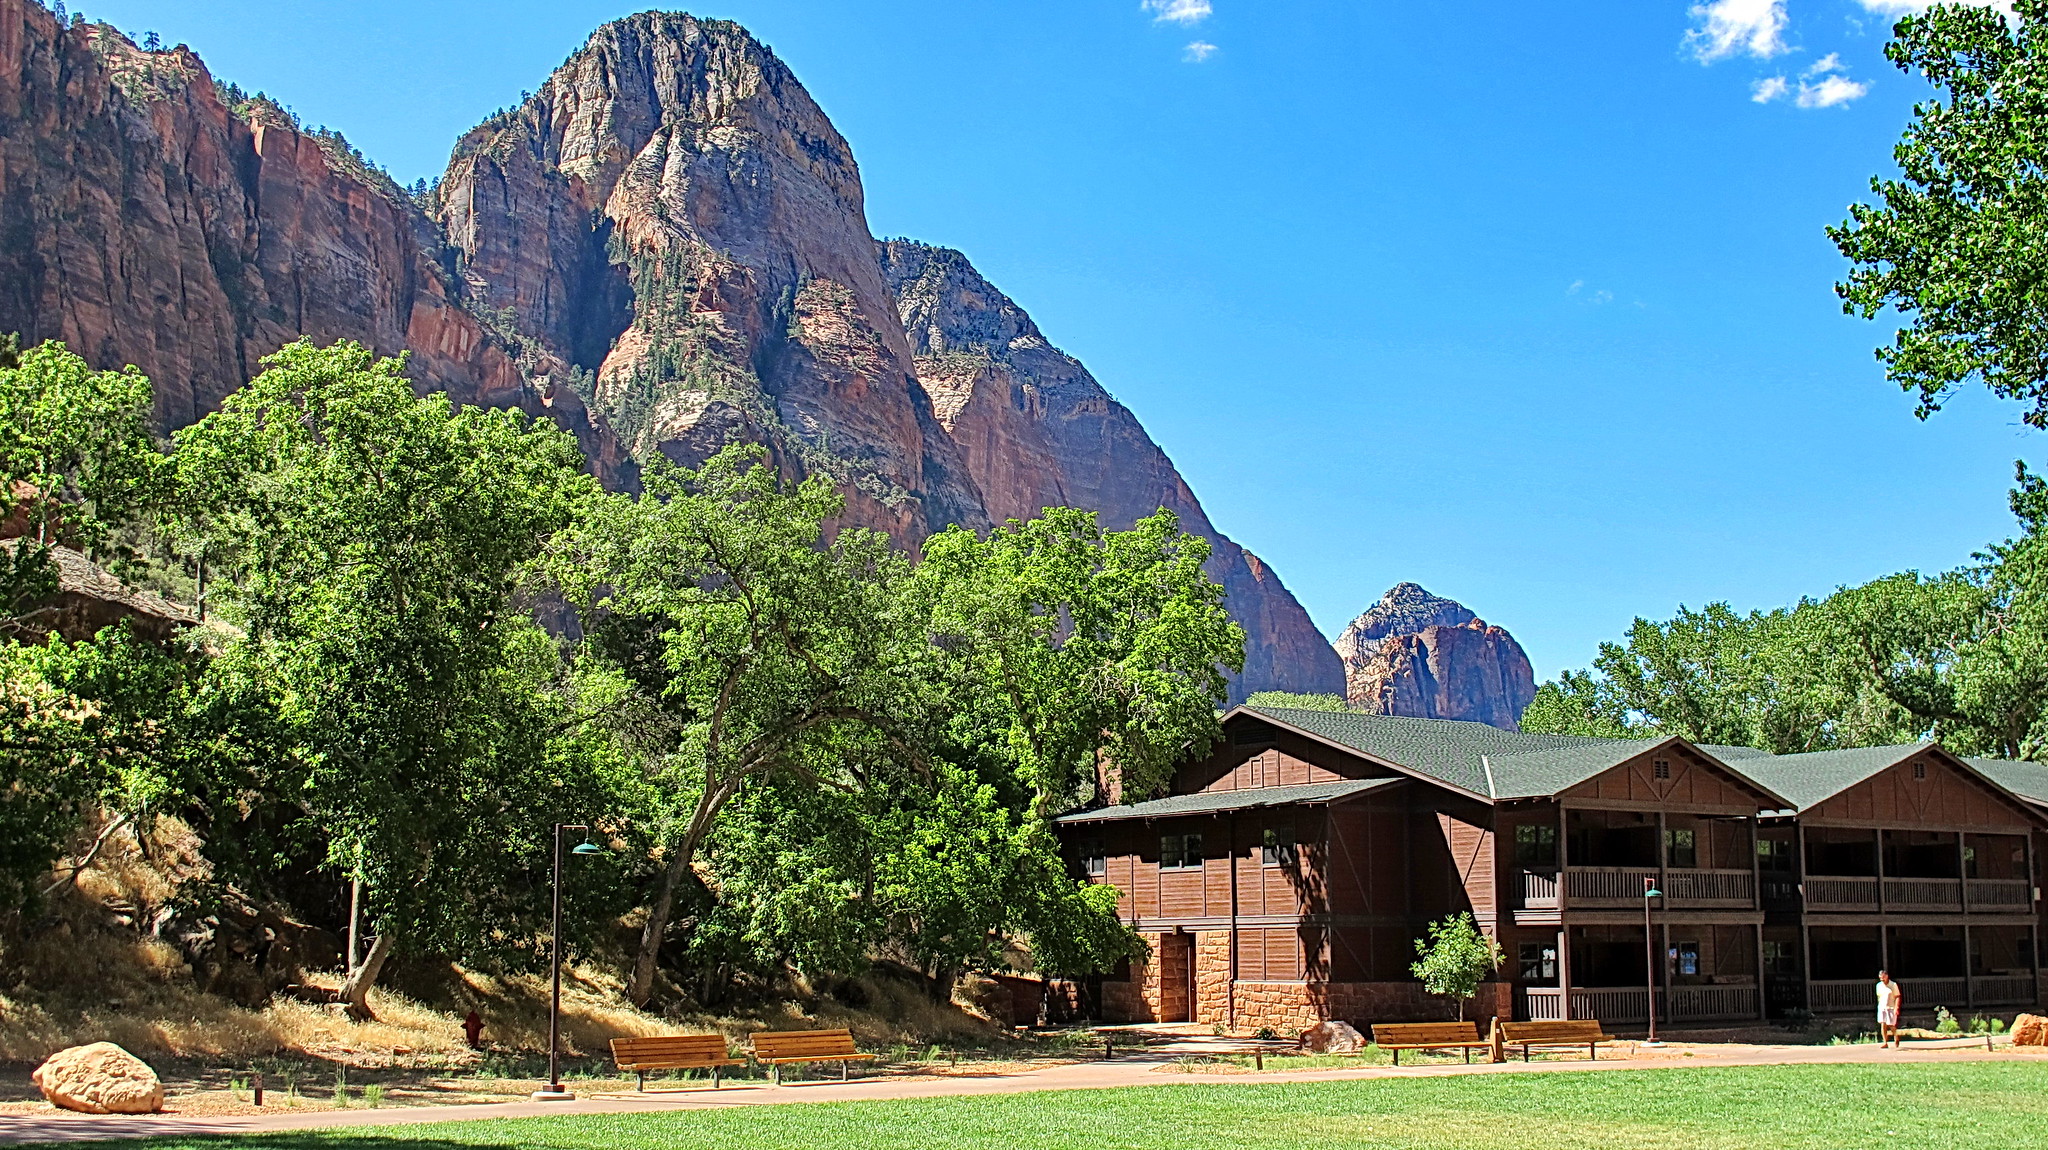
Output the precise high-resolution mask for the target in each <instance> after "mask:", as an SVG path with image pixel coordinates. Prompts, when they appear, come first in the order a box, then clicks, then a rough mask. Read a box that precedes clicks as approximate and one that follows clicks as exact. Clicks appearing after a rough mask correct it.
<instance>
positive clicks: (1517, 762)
mask: <svg viewBox="0 0 2048 1150" xmlns="http://www.w3.org/2000/svg"><path fill="white" fill-rule="evenodd" d="M1673 743H1679V744H1682V743H1684V740H1683V739H1676V738H1671V739H1644V740H1635V739H1627V740H1624V739H1611V740H1599V741H1592V740H1589V741H1587V742H1586V743H1585V744H1583V745H1580V746H1576V747H1558V748H1556V749H1554V750H1548V751H1530V752H1528V753H1526V754H1520V755H1508V756H1505V757H1503V758H1498V759H1492V758H1490V759H1488V760H1487V763H1486V765H1487V766H1488V767H1490V768H1492V770H1493V782H1494V797H1495V798H1497V799H1533V798H1542V797H1545V796H1548V795H1555V794H1559V793H1561V792H1563V791H1566V790H1569V789H1571V788H1572V787H1575V786H1578V785H1579V784H1580V783H1583V782H1585V781H1586V780H1588V779H1591V778H1593V777H1595V776H1597V775H1600V774H1603V773H1605V772H1607V771H1611V770H1613V769H1614V768H1616V767H1618V766H1620V765H1621V764H1623V763H1625V762H1628V761H1629V760H1630V759H1633V758H1635V757H1636V756H1637V755H1641V754H1645V753H1647V752H1649V751H1652V750H1655V749H1656V748H1658V747H1662V746H1665V745H1667V744H1673ZM1708 758H1709V759H1710V760H1711V759H1713V758H1714V756H1711V755H1709V756H1708ZM1721 765H1723V766H1726V765H1727V764H1725V763H1723V764H1721ZM1733 773H1734V774H1735V775H1736V777H1737V778H1739V779H1740V780H1741V781H1742V782H1744V783H1747V784H1749V785H1750V786H1752V787H1755V786H1756V783H1755V782H1754V780H1752V779H1750V778H1749V777H1748V776H1747V775H1743V774H1741V772H1739V771H1738V772H1733ZM1757 789H1762V788H1757Z"/></svg>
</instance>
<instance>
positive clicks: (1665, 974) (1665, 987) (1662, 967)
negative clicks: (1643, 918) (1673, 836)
mask: <svg viewBox="0 0 2048 1150" xmlns="http://www.w3.org/2000/svg"><path fill="white" fill-rule="evenodd" d="M1658 821H1660V822H1661V821H1663V820H1662V816H1659V819H1658ZM1657 974H1658V975H1659V976H1660V977H1658V978H1657V979H1655V982H1656V984H1657V988H1658V989H1659V990H1662V991H1663V992H1664V1016H1663V1017H1664V1021H1666V1022H1676V1021H1678V1019H1677V1018H1676V1017H1675V1016H1674V1015H1673V1013H1672V1010H1671V1001H1672V998H1673V997H1674V996H1673V995H1672V993H1671V912H1670V911H1669V910H1666V911H1665V913H1664V921H1663V922H1660V923H1658V924H1657Z"/></svg>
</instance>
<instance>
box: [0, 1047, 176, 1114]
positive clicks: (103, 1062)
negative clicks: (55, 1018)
mask: <svg viewBox="0 0 2048 1150" xmlns="http://www.w3.org/2000/svg"><path fill="white" fill-rule="evenodd" d="M30 1078H31V1080H32V1081H34V1082H35V1084H36V1088H37V1089H39V1090H41V1091H42V1092H43V1097H44V1098H46V1099H48V1100H49V1101H50V1104H51V1105H53V1106H58V1107H62V1108H63V1109H65V1110H79V1111H83V1112H84V1113H87V1114H154V1113H156V1112H157V1111H159V1110H162V1109H163V1108H164V1084H163V1081H162V1080H161V1079H159V1078H157V1076H156V1071H154V1070H151V1069H150V1068H149V1064H148V1063H146V1062H144V1061H143V1060H142V1059H140V1058H137V1057H135V1056H134V1055H133V1054H130V1053H128V1052H127V1051H125V1050H123V1049H121V1048H120V1047H118V1046H116V1045H114V1044H113V1043H111V1042H95V1043H93V1044H92V1045H90V1046H74V1047H72V1048H71V1049H69V1050H60V1051H58V1052H57V1053H55V1054H52V1055H50V1058H49V1060H48V1061H47V1062H44V1063H43V1064H42V1065H41V1066H38V1067H36V1072H35V1073H34V1074H33V1075H31V1076H30Z"/></svg>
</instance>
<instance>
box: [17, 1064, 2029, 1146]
mask: <svg viewBox="0 0 2048 1150" xmlns="http://www.w3.org/2000/svg"><path fill="white" fill-rule="evenodd" d="M1980 1041H1981V1040H1979V1041H1977V1042H1970V1041H1966V1042H1956V1041H1945V1042H1926V1043H1908V1044H1907V1045H1906V1046H1905V1048H1904V1049H1901V1050H1890V1049H1887V1048H1883V1047H1878V1046H1874V1045H1855V1046H1766V1047H1757V1046H1743V1047H1738V1048H1735V1049H1734V1050H1733V1051H1730V1052H1727V1053H1714V1052H1713V1050H1712V1048H1711V1047H1705V1046H1695V1047H1687V1048H1684V1049H1690V1050H1692V1051H1693V1056H1691V1057H1685V1056H1683V1055H1682V1054H1679V1056H1676V1057H1674V1056H1673V1054H1674V1053H1676V1052H1673V1051H1666V1052H1660V1053H1658V1054H1655V1055H1652V1054H1650V1053H1649V1052H1640V1053H1638V1054H1635V1055H1633V1056H1630V1055H1628V1054H1626V1053H1625V1051H1626V1048H1628V1047H1632V1046H1633V1044H1623V1046H1624V1053H1623V1056H1620V1057H1613V1058H1602V1059H1601V1060H1599V1061H1597V1062H1588V1061H1554V1062H1531V1063H1526V1064H1525V1063H1521V1062H1507V1063H1502V1064H1498V1065H1491V1064H1487V1063H1475V1064H1473V1065H1471V1066H1465V1065H1463V1064H1460V1063H1449V1064H1440V1065H1432V1066H1402V1067H1398V1068H1397V1067H1392V1066H1362V1067H1358V1068H1356V1069H1336V1070H1297V1071H1285V1072H1267V1073H1239V1074H1201V1073H1174V1072H1164V1071H1162V1070H1161V1069H1160V1067H1161V1066H1162V1065H1164V1064H1167V1063H1171V1062H1173V1061H1174V1060H1175V1059H1177V1058H1179V1057H1181V1056H1182V1055H1184V1054H1188V1053H1193V1052H1196V1051H1198V1050H1199V1049H1200V1048H1201V1047H1202V1046H1204V1045H1207V1044H1201V1043H1192V1042H1191V1043H1186V1044H1179V1043H1176V1044H1174V1045H1173V1046H1170V1047H1166V1048H1163V1049H1162V1048H1157V1047H1155V1048H1152V1049H1149V1050H1146V1051H1145V1052H1143V1053H1132V1054H1128V1055H1121V1054H1120V1055H1119V1056H1117V1057H1116V1058H1115V1059H1112V1060H1110V1061H1101V1060H1097V1061H1092V1062H1080V1063H1073V1064H1069V1065H1064V1066H1055V1067H1050V1068H1048V1069H1044V1070H1032V1071H1025V1072H1021V1073H1015V1074H989V1075H972V1074H954V1075H947V1076H945V1077H935V1078H891V1077H888V1076H887V1075H878V1076H876V1077H873V1078H865V1079H857V1080H855V1081H853V1082H847V1083H841V1082H836V1081H818V1082H805V1083H794V1084H791V1085H787V1086H781V1087H773V1086H756V1085H739V1086H728V1087H725V1088H724V1089H721V1090H711V1089H702V1090H692V1091H679V1092H676V1093H670V1094H654V1095H633V1094H599V1095H592V1096H588V1097H582V1098H578V1099H577V1100H576V1101H574V1102H530V1101H529V1102H505V1103H481V1104H471V1105H461V1106H413V1107H404V1108H398V1109H384V1110H364V1109H357V1110H317V1111H303V1112H291V1111H286V1112H280V1113H277V1114H261V1115H237V1116H222V1117H201V1116H190V1117H188V1116H184V1115H179V1114H174V1113H173V1114H155V1115H135V1116H126V1115H89V1114H71V1113H63V1112H59V1113H51V1114H11V1115H0V1144H21V1143H53V1142H98V1141H106V1140H108V1139H115V1138H148V1137H164V1136H180V1135H184V1136H189V1135H202V1134H254V1133H262V1132H265V1131H288V1130H312V1129H326V1128H332V1127H345V1126H398V1125H412V1124H416V1123H423V1122H450V1121H474V1120H477V1119H484V1118H529V1117H537V1116H544V1115H545V1116H560V1115H565V1114H625V1113H634V1112H648V1111H663V1110H710V1109H718V1108H727V1107H733V1106H777V1105H788V1104H792V1103H805V1102H852V1101H870V1100H877V1099H893V1098H938V1097H948V1096H959V1095H980V1094H1021V1093H1027V1092H1031V1091H1039V1090H1094V1089H1108V1088H1112V1087H1119V1086H1168V1085H1175V1084H1184V1083H1236V1084H1239V1085H1250V1084H1256V1083H1269V1082H1345V1081H1354V1080H1366V1079H1380V1078H1429V1077H1440V1076H1444V1075H1452V1074H1516V1073H1525V1072H1534V1073H1545V1074H1552V1073H1589V1072H1591V1073H1597V1072H1600V1071H1604V1070H1648V1069H1677V1068H1686V1067H1697V1066H1772V1065H1790V1064H1806V1063H1872V1062H1934V1061H1942V1062H1954V1061H1967V1062H1984V1061H2009V1060H2011V1059H2013V1058H2040V1059H2041V1060H2042V1061H2044V1062H2048V1049H2044V1050H2042V1051H2040V1052H2039V1053H2038V1054H2037V1053H2035V1052H2033V1051H2031V1050H2029V1051H2025V1052H2021V1051H2015V1050H2012V1049H2011V1048H2010V1047H2003V1048H2001V1049H2000V1050H1999V1051H1997V1052H1995V1053H1993V1052H1988V1051H1986V1050H1985V1049H1984V1048H1983V1046H1982V1045H1980V1044H1979V1042H1980Z"/></svg>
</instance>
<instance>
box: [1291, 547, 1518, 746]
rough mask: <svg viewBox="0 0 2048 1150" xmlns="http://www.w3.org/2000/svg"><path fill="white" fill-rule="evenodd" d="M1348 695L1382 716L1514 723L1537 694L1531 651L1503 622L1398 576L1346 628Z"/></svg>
mask: <svg viewBox="0 0 2048 1150" xmlns="http://www.w3.org/2000/svg"><path fill="white" fill-rule="evenodd" d="M1332 646H1333V647H1334V648H1335V650H1336V652H1337V654H1338V656H1339V657H1340V658H1342V659H1343V660H1344V677H1345V692H1344V693H1345V699H1346V700H1347V701H1348V702H1349V703H1350V704H1351V705H1352V706H1354V707H1358V708H1360V709H1362V710H1365V711H1370V712H1372V713H1375V714H1381V715H1413V716H1417V717H1420V718H1429V719H1469V720H1472V721H1475V722H1481V723H1491V724H1492V725H1494V726H1496V727H1507V728H1513V727H1515V726H1516V724H1517V723H1518V722H1519V721H1520V719H1521V717H1522V711H1523V710H1524V709H1525V708H1526V707H1528V705H1529V703H1530V701H1531V700H1533V699H1535V697H1536V676H1535V673H1534V671H1533V670H1532V669H1531V667H1530V666H1529V656H1528V655H1527V654H1526V653H1525V652H1524V651H1523V650H1522V645H1521V644H1520V643H1517V642H1516V641H1515V637H1514V636H1513V635H1510V634H1508V632H1507V630H1506V629H1505V628H1501V627H1495V626H1491V625H1489V624H1488V623H1487V622H1486V621H1485V620H1483V619H1481V618H1479V617H1478V616H1477V615H1475V614H1473V612H1472V611H1471V609H1469V608H1467V607H1466V606H1465V605H1464V604H1462V603H1459V602H1457V601H1456V600H1454V599H1446V598H1444V597H1443V596H1441V595H1432V594H1430V593H1429V592H1428V591H1426V590H1424V589H1423V588H1422V586H1421V585H1419V584H1416V583H1396V584H1395V585H1394V586H1393V587H1391V588H1389V589H1388V590H1387V593H1386V594H1385V595H1382V596H1380V601H1379V602H1378V603H1375V604H1374V605H1373V606H1372V607H1371V608H1370V609H1368V610H1367V611H1366V612H1365V613H1364V614H1362V615H1360V616H1359V617H1358V618H1356V619H1353V620H1352V621H1351V625H1350V626H1348V627H1346V628H1344V633H1343V634H1341V635H1339V636H1338V637H1337V640H1336V642H1335V643H1334V644H1332Z"/></svg>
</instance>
